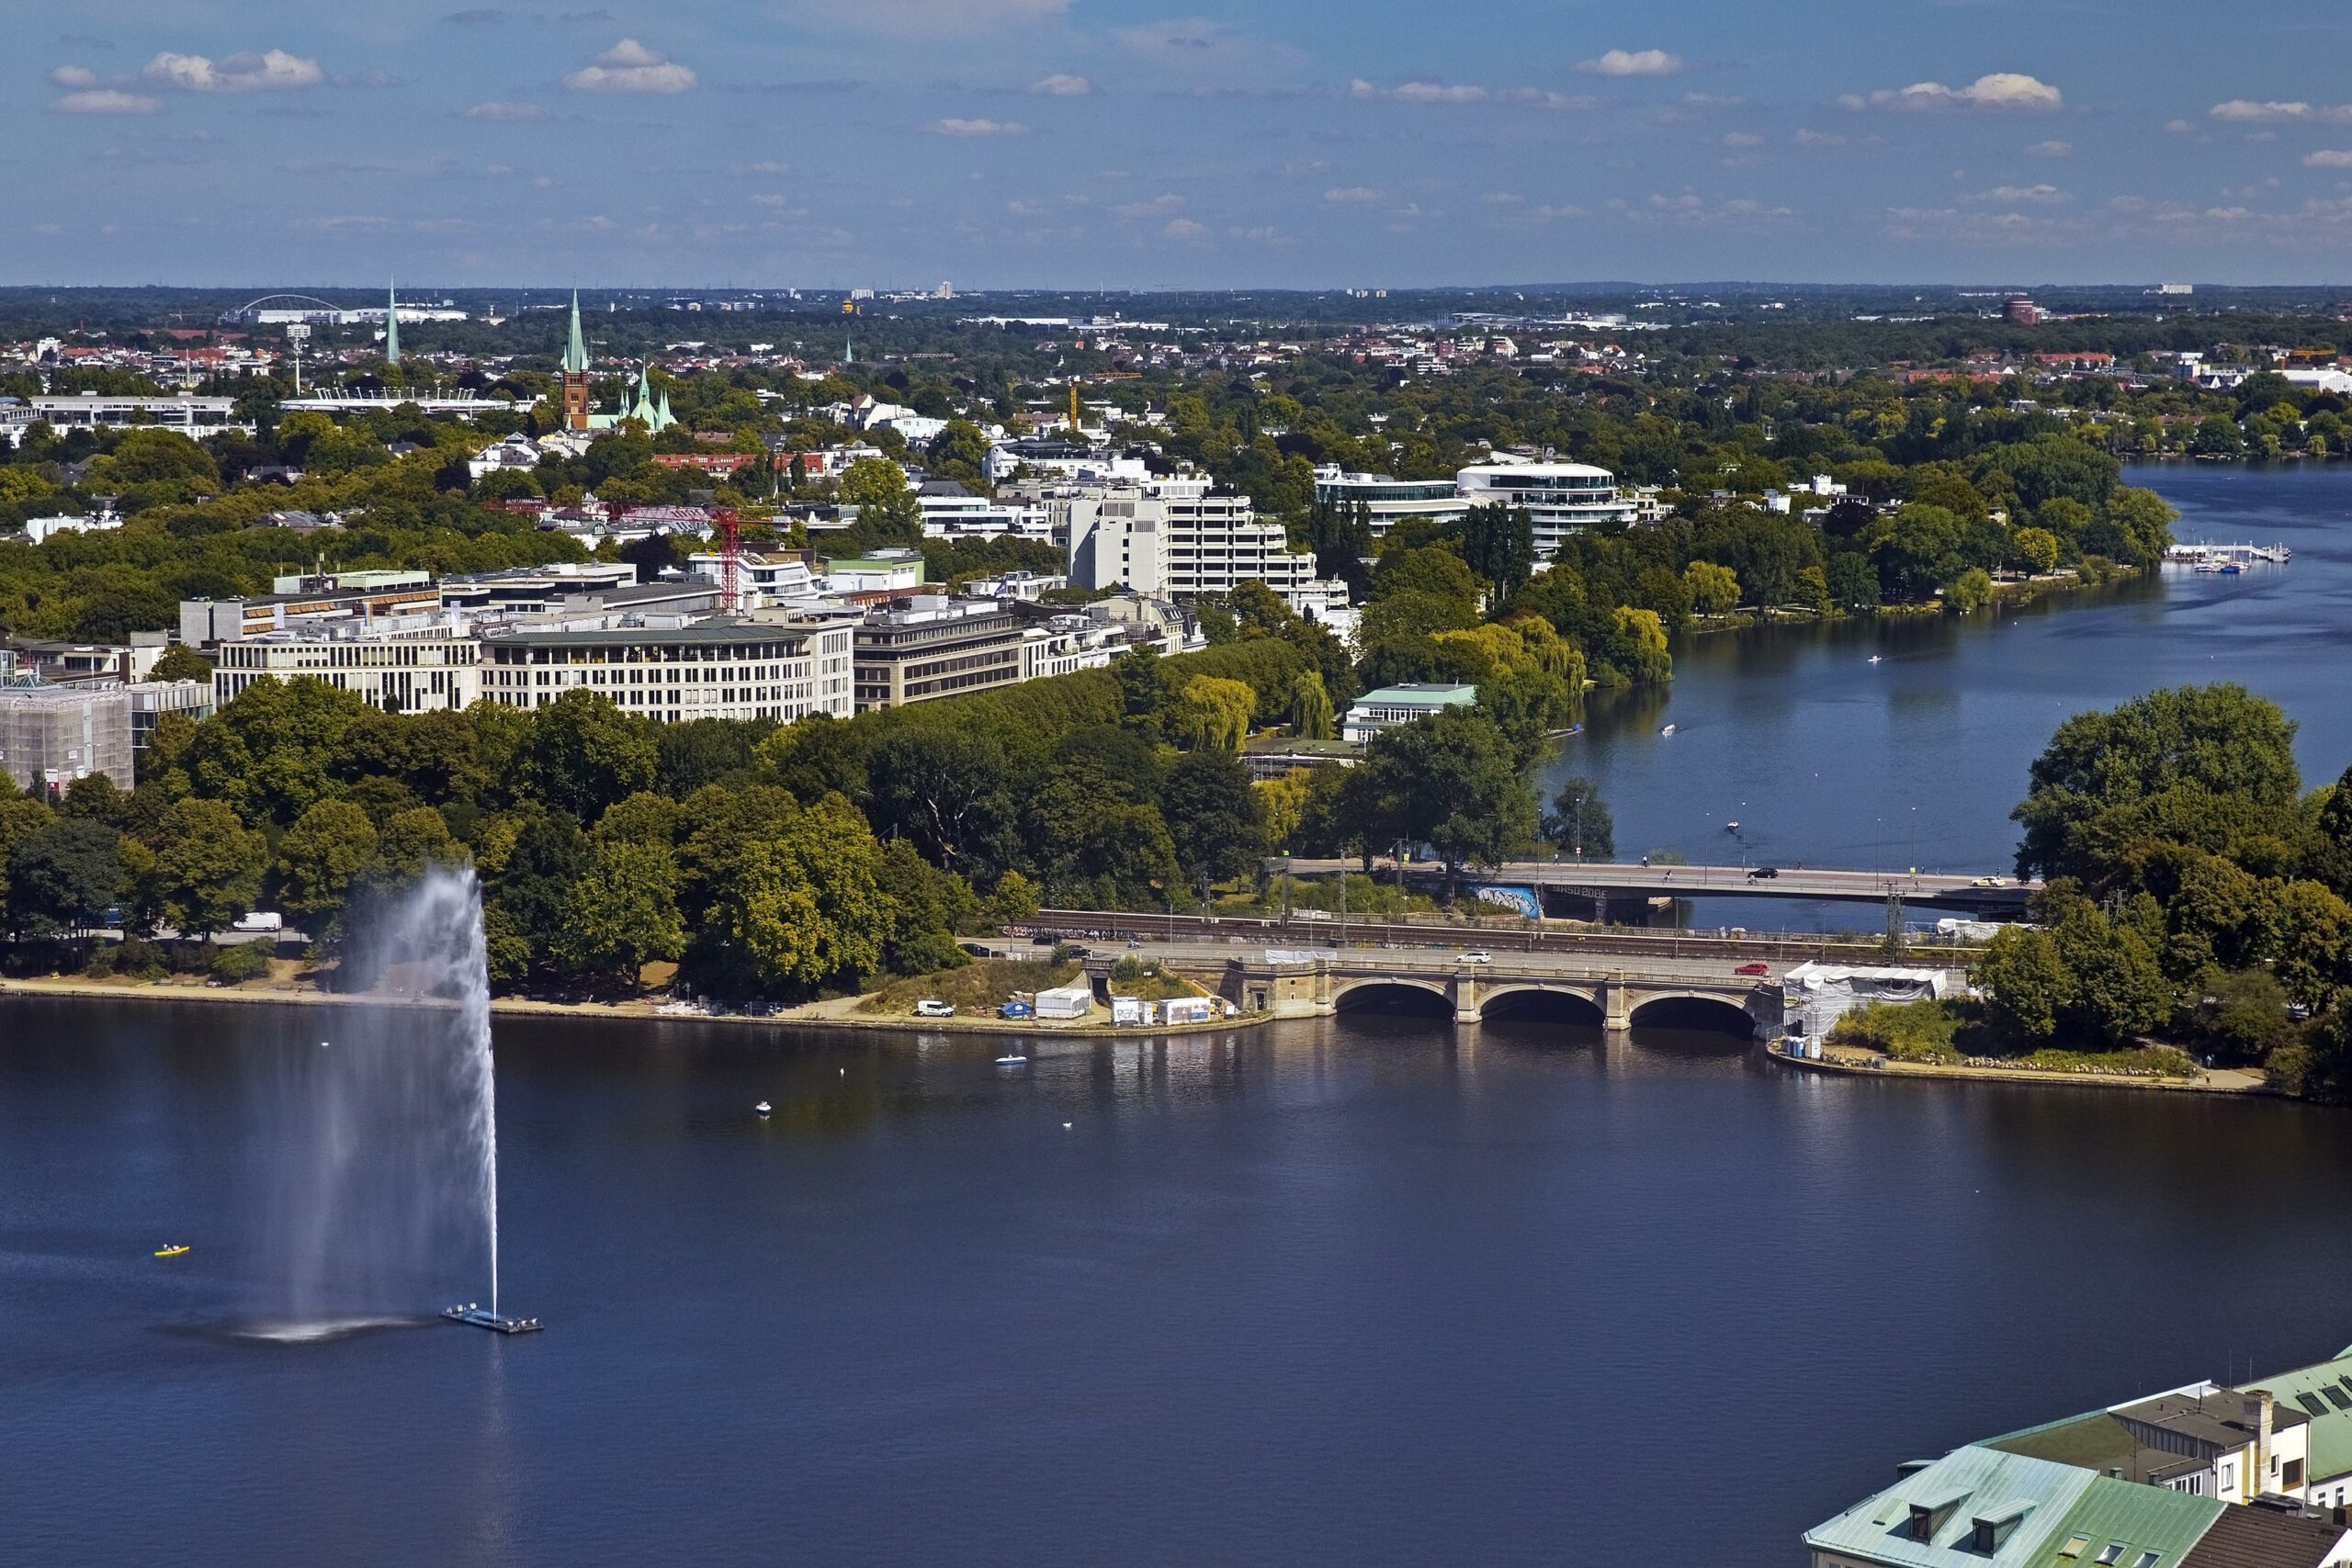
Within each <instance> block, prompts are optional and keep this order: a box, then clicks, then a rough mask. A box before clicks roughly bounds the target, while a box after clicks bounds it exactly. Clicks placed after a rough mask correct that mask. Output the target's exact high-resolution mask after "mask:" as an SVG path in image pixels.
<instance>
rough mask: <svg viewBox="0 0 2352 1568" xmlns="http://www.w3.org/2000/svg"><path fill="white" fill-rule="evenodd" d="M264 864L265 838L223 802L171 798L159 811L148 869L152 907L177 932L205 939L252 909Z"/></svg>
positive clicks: (266, 841) (222, 929)
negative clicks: (158, 826)
mask: <svg viewBox="0 0 2352 1568" xmlns="http://www.w3.org/2000/svg"><path fill="white" fill-rule="evenodd" d="M268 864H269V843H268V840H266V839H264V838H263V837H262V836H261V835H260V834H259V833H255V832H253V831H251V830H250V829H247V828H246V827H245V825H244V824H243V822H241V821H239V820H238V819H237V814H236V812H234V811H233V810H232V809H230V807H228V805H227V804H226V803H225V802H222V801H218V800H182V801H178V802H175V804H174V805H173V806H172V807H171V808H170V809H168V810H166V811H165V812H164V818H163V822H162V824H161V831H160V834H159V841H158V842H157V844H156V846H155V858H154V863H153V868H152V869H151V871H150V872H149V875H150V877H151V878H152V879H153V900H152V901H153V907H154V908H156V910H157V911H158V912H159V913H160V914H161V915H162V917H163V919H164V921H165V922H166V923H168V924H170V925H172V926H174V927H175V928H177V929H178V931H179V932H180V934H181V935H182V936H184V937H190V938H195V939H197V940H198V941H201V940H204V939H206V938H209V937H210V936H212V935H213V934H214V933H215V932H218V931H226V930H228V929H229V927H230V925H231V924H232V923H233V922H234V921H235V920H236V919H237V917H238V916H240V915H242V914H243V913H245V912H246V911H247V910H249V909H251V908H253V907H254V900H255V899H256V898H258V897H261V879H262V873H263V872H264V870H266V868H267V866H268Z"/></svg>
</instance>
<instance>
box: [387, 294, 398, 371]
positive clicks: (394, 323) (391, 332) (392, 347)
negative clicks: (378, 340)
mask: <svg viewBox="0 0 2352 1568" xmlns="http://www.w3.org/2000/svg"><path fill="white" fill-rule="evenodd" d="M400 362H401V291H400V288H399V287H398V286H397V285H393V284H386V285H385V286H384V363H385V364H387V365H398V364H399V363H400Z"/></svg>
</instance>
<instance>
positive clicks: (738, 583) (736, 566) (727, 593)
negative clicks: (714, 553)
mask: <svg viewBox="0 0 2352 1568" xmlns="http://www.w3.org/2000/svg"><path fill="white" fill-rule="evenodd" d="M711 521H713V522H714V523H716V524H718V608H719V609H720V611H721V612H722V613H724V614H726V615H734V614H735V613H736V612H738V611H739V610H741V609H742V607H743V535H742V524H741V521H740V520H739V519H738V518H737V517H736V515H735V509H734V508H733V507H731V506H722V507H720V508H719V509H718V511H717V512H716V513H713V514H712V517H711Z"/></svg>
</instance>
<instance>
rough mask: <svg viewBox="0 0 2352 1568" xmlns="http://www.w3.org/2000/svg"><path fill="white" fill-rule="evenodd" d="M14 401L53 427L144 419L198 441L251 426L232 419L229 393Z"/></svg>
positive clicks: (98, 426) (106, 426) (18, 428)
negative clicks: (220, 396)
mask: <svg viewBox="0 0 2352 1568" xmlns="http://www.w3.org/2000/svg"><path fill="white" fill-rule="evenodd" d="M18 406H19V407H23V408H25V409H27V410H28V412H30V413H31V415H32V420H34V421H44V422H46V423H48V424H49V426H50V427H51V429H53V430H59V431H66V430H120V429H127V428H129V427H130V426H131V425H138V424H150V425H154V426H156V427H158V428H160V429H164V430H170V431H175V432H177V433H178V434H182V435H185V436H187V437H188V438H189V439H190V440H193V441H201V440H203V439H204V438H205V437H206V436H208V435H218V434H220V433H221V432H223V431H227V430H242V431H243V432H245V433H246V434H252V433H253V428H254V427H253V426H252V425H251V424H247V423H243V422H241V421H240V420H238V419H237V417H236V407H237V405H236V400H234V399H232V398H199V397H197V396H195V395H194V394H192V393H188V392H167V393H164V394H163V395H162V396H160V397H152V398H148V397H139V398H109V397H101V396H100V395H99V394H97V393H96V392H84V393H82V394H81V395H80V396H78V397H59V398H48V397H43V398H28V399H26V400H24V403H23V404H20V405H18ZM26 423H27V424H29V423H31V421H28V422H26ZM10 428H13V429H14V430H15V432H16V434H17V436H18V437H19V438H21V436H22V432H23V429H24V428H25V426H23V425H14V424H13V423H10V424H0V429H10Z"/></svg>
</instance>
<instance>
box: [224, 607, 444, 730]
mask: <svg viewBox="0 0 2352 1568" xmlns="http://www.w3.org/2000/svg"><path fill="white" fill-rule="evenodd" d="M480 664H481V642H480V641H479V640H478V639H477V638H475V637H468V636H464V635H461V634H459V633H458V632H457V631H455V630H453V629H452V628H451V626H449V625H448V624H447V622H444V623H443V624H440V625H437V626H431V627H427V628H420V629H415V630H408V631H399V632H391V633H388V634H382V635H373V636H371V635H368V634H367V633H365V632H364V631H362V630H361V628H359V627H358V626H354V625H349V624H345V625H339V626H315V627H303V628H300V629H297V630H291V631H277V632H263V633H261V634H260V635H258V636H254V637H238V638H234V639H232V640H230V641H226V642H222V643H221V644H220V645H219V647H218V648H216V649H214V651H213V667H212V701H213V705H214V706H215V707H224V706H226V705H228V704H230V703H231V702H233V701H234V700H235V699H236V696H237V694H238V693H240V692H243V690H245V688H247V687H248V686H251V685H252V684H253V683H254V682H256V681H266V680H271V679H276V680H280V681H290V680H292V679H293V678H294V677H296V676H298V675H309V676H312V677H315V678H316V679H318V680H321V681H323V682H326V683H327V684H328V685H330V686H333V687H334V688H335V689H336V690H338V691H345V692H353V693H356V694H358V695H359V696H360V697H361V698H362V699H363V700H365V701H366V702H367V703H368V705H370V706H371V707H379V708H382V709H383V710H384V711H385V712H386V713H430V712H433V711H435V710H437V709H441V708H464V707H468V706H469V705H472V703H473V701H474V699H476V698H477V697H479V696H481V669H480Z"/></svg>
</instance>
